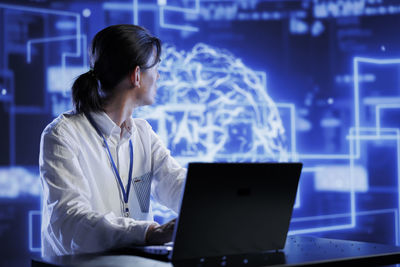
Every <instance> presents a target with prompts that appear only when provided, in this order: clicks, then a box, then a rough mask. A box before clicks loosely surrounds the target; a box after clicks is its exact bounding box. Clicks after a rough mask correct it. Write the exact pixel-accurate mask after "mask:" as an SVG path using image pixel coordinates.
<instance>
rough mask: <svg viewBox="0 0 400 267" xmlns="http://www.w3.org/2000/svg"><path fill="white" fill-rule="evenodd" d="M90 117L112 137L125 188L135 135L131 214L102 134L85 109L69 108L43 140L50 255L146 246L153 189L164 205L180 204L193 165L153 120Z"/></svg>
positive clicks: (45, 247)
mask: <svg viewBox="0 0 400 267" xmlns="http://www.w3.org/2000/svg"><path fill="white" fill-rule="evenodd" d="M90 115H91V116H92V118H93V120H94V121H95V123H96V124H97V127H98V128H99V130H100V131H101V132H102V133H103V135H104V137H105V139H106V140H107V143H108V146H109V148H110V152H111V154H112V157H113V159H114V162H115V165H116V167H117V169H118V172H119V174H120V176H121V179H122V181H123V184H124V187H125V190H126V186H127V183H128V173H129V162H130V150H129V139H130V140H131V141H132V144H133V174H132V184H131V189H130V193H129V200H128V205H129V210H130V218H126V217H124V210H123V203H124V199H123V194H122V190H121V187H120V185H119V183H118V180H117V178H116V175H115V173H114V171H113V168H112V165H111V160H110V157H109V155H108V152H107V150H106V147H105V144H104V141H103V139H102V137H101V136H99V134H98V133H97V132H96V130H95V128H94V127H93V126H92V125H91V124H90V122H89V121H88V119H87V118H86V116H85V115H84V114H74V113H73V112H67V113H64V114H62V115H60V116H59V117H58V118H56V119H55V120H54V121H53V122H52V123H51V124H49V125H48V126H47V127H46V129H45V130H44V131H43V134H42V138H41V144H40V157H39V165H40V176H41V181H42V186H43V209H42V254H43V256H45V257H46V256H54V255H65V254H75V253H89V252H97V251H104V250H107V249H110V248H115V247H119V246H124V245H128V244H144V243H145V234H146V231H147V228H148V227H149V226H150V225H151V224H153V223H154V221H153V214H152V212H151V207H149V203H150V189H151V194H152V196H153V197H154V198H155V200H157V201H159V202H160V203H161V204H163V205H165V206H167V207H169V208H171V209H172V210H174V211H178V208H179V207H178V206H179V201H180V197H181V191H182V186H183V182H184V179H185V177H186V169H184V168H182V167H181V166H180V165H179V164H178V163H177V162H176V161H175V160H174V159H173V158H172V157H171V156H170V152H169V150H167V149H166V148H165V146H164V145H163V144H162V142H161V140H160V139H159V138H158V136H157V135H156V134H155V132H154V131H153V130H152V128H151V126H150V125H149V124H148V123H147V122H146V121H145V120H142V119H133V118H130V119H128V120H126V121H125V122H124V123H123V126H122V129H121V128H120V127H118V126H117V125H116V124H115V123H114V122H113V121H112V120H111V119H110V118H109V117H108V116H107V114H106V113H104V112H98V113H93V112H92V113H90ZM121 131H122V133H121Z"/></svg>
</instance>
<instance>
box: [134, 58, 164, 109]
mask: <svg viewBox="0 0 400 267" xmlns="http://www.w3.org/2000/svg"><path fill="white" fill-rule="evenodd" d="M155 54H156V53H155V51H154V52H153V55H152V56H151V57H150V59H149V62H148V64H152V63H153V62H154V60H155V58H154V57H155ZM158 64H159V63H157V64H156V65H154V66H153V67H151V68H150V69H144V70H141V72H140V87H139V88H138V92H137V100H138V101H139V102H140V104H141V105H142V106H145V105H151V104H153V103H154V99H155V96H156V92H157V80H158V79H159V78H160V74H159V73H158Z"/></svg>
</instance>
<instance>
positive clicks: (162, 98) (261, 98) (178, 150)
mask: <svg viewBox="0 0 400 267" xmlns="http://www.w3.org/2000/svg"><path fill="white" fill-rule="evenodd" d="M159 72H160V75H161V77H160V80H159V81H158V91H157V97H156V103H155V104H154V105H152V106H150V107H146V108H142V109H140V110H139V111H137V112H136V114H135V116H137V117H142V118H145V119H147V120H148V121H149V122H150V124H151V125H152V126H153V128H154V130H155V131H156V132H157V133H158V135H159V136H160V137H161V138H162V139H163V141H164V142H165V144H166V145H167V147H168V148H169V149H171V152H172V154H173V155H174V156H175V157H176V158H177V159H178V160H179V161H180V162H181V163H187V162H189V161H237V162H243V161H253V162H257V161H286V160H287V145H286V141H285V140H286V137H285V130H284V127H283V124H282V121H281V118H280V115H279V112H278V109H277V107H276V104H275V103H274V101H273V100H272V99H271V98H270V97H269V95H268V94H267V91H266V88H265V84H264V83H265V82H263V79H262V77H261V76H260V74H259V73H257V72H255V71H253V70H251V69H250V68H249V67H247V66H245V65H244V64H243V62H242V61H241V60H240V59H238V58H236V57H235V56H233V55H232V54H231V53H230V52H228V51H226V50H222V49H218V48H214V47H211V46H209V45H206V44H203V43H199V44H197V45H195V46H194V47H193V49H192V50H191V51H187V52H186V51H178V50H177V49H176V47H175V46H172V45H168V44H167V45H164V46H163V56H162V61H161V63H160V66H159Z"/></svg>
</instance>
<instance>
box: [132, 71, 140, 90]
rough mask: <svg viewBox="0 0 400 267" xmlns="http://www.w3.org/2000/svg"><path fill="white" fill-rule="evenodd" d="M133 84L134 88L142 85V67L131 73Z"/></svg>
mask: <svg viewBox="0 0 400 267" xmlns="http://www.w3.org/2000/svg"><path fill="white" fill-rule="evenodd" d="M131 84H132V86H133V87H134V88H136V87H140V67H139V66H136V68H135V69H134V70H133V71H132V73H131Z"/></svg>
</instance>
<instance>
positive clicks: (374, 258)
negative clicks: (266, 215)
mask: <svg viewBox="0 0 400 267" xmlns="http://www.w3.org/2000/svg"><path fill="white" fill-rule="evenodd" d="M144 256H145V255H143V254H142V255H138V254H137V253H134V252H133V251H130V250H129V249H128V248H124V249H121V250H118V251H113V252H108V253H102V254H85V255H73V256H62V257H54V258H49V259H42V258H40V259H32V267H39V266H73V267H75V266H79V267H92V266H104V267H106V266H144V267H146V266H152V267H165V266H169V267H170V266H177V267H180V266H196V267H202V266H306V265H310V264H313V265H324V266H327V265H339V264H340V265H343V264H362V265H364V266H366V265H369V266H377V265H390V264H395V263H400V247H395V246H389V245H381V244H373V243H365V242H356V241H347V240H335V239H326V238H317V237H310V236H289V237H288V238H287V241H286V246H285V248H284V249H283V250H280V251H272V252H271V251H268V252H265V253H257V254H246V255H227V256H221V257H213V258H201V259H194V260H188V261H182V262H174V263H170V262H166V261H163V260H161V258H158V259H156V258H154V257H153V258H146V257H144Z"/></svg>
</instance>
